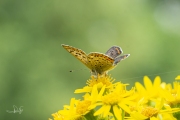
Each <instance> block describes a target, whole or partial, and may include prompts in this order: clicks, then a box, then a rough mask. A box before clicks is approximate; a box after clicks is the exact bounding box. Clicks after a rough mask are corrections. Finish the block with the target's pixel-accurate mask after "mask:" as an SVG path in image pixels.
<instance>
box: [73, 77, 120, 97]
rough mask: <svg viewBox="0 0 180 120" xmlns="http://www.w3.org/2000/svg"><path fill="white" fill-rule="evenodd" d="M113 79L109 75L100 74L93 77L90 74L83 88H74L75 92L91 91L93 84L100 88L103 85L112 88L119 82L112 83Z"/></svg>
mask: <svg viewBox="0 0 180 120" xmlns="http://www.w3.org/2000/svg"><path fill="white" fill-rule="evenodd" d="M114 81H115V80H114V79H113V78H111V77H110V76H108V75H106V76H100V75H98V77H97V78H96V77H94V76H91V79H90V80H87V83H86V84H87V86H85V87H84V88H83V89H77V90H75V93H84V92H91V91H92V88H93V86H94V85H97V87H98V89H101V88H102V87H103V86H105V87H106V88H107V89H108V90H110V89H112V88H114V86H116V85H117V84H118V83H119V82H116V83H115V84H113V82H114Z"/></svg>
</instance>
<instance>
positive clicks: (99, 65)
mask: <svg viewBox="0 0 180 120" xmlns="http://www.w3.org/2000/svg"><path fill="white" fill-rule="evenodd" d="M62 47H63V48H64V49H66V50H67V51H68V52H69V53H71V54H72V55H73V56H74V57H76V58H77V59H78V60H79V61H81V62H82V63H83V64H84V65H85V66H86V67H88V68H89V69H90V70H91V74H92V75H94V76H97V75H98V74H99V75H104V74H107V72H108V71H110V70H112V69H113V68H114V67H116V66H117V64H118V63H119V62H120V61H121V60H124V59H125V58H127V57H129V56H130V54H126V55H123V56H119V55H120V54H122V53H123V51H122V49H121V48H120V47H118V46H112V47H111V48H110V49H109V50H108V51H107V52H106V53H105V54H103V53H98V52H91V53H89V54H86V53H85V52H84V51H82V50H81V49H78V48H75V47H72V46H69V45H64V44H62Z"/></svg>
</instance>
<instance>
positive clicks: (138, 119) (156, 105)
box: [130, 98, 180, 120]
mask: <svg viewBox="0 0 180 120" xmlns="http://www.w3.org/2000/svg"><path fill="white" fill-rule="evenodd" d="M152 103H153V104H152ZM163 105H164V100H163V98H162V99H153V100H152V101H149V104H144V103H143V102H142V104H141V103H140V104H139V105H138V106H137V108H136V109H135V110H134V111H132V112H131V113H130V115H131V117H132V118H131V120H175V118H174V117H173V116H172V114H171V113H174V112H178V111H179V110H180V109H179V108H170V107H169V108H168V109H164V108H163Z"/></svg>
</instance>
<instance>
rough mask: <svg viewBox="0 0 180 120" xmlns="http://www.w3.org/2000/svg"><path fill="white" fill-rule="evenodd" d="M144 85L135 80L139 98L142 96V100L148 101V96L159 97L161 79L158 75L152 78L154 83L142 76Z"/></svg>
mask: <svg viewBox="0 0 180 120" xmlns="http://www.w3.org/2000/svg"><path fill="white" fill-rule="evenodd" d="M144 85H145V87H143V85H141V83H139V82H136V83H135V87H136V89H137V93H138V94H139V97H140V98H143V100H144V102H148V100H149V99H150V98H159V97H161V93H160V91H161V89H162V88H161V79H160V77H159V76H157V77H156V78H155V80H154V83H152V82H151V80H150V79H149V78H148V77H147V76H144Z"/></svg>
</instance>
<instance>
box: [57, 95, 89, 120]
mask: <svg viewBox="0 0 180 120" xmlns="http://www.w3.org/2000/svg"><path fill="white" fill-rule="evenodd" d="M90 105H91V101H88V100H82V101H80V100H75V98H72V99H71V102H70V106H68V105H65V106H64V110H60V111H58V114H59V115H62V116H63V117H64V119H63V120H83V119H84V116H85V115H86V114H88V113H89V112H90V109H89V106H90Z"/></svg>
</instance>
